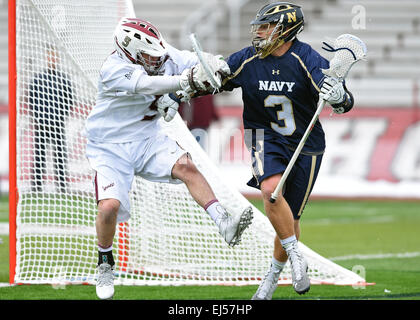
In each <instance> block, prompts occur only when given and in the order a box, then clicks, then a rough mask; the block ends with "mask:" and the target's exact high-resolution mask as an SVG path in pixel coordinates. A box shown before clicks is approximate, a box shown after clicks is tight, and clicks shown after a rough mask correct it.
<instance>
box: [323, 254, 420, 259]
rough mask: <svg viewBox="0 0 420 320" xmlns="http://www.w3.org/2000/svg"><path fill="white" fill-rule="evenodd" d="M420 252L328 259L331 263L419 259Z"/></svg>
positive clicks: (351, 255)
mask: <svg viewBox="0 0 420 320" xmlns="http://www.w3.org/2000/svg"><path fill="white" fill-rule="evenodd" d="M419 256H420V252H401V253H378V254H350V255H347V256H338V257H331V258H327V259H328V260H331V261H340V260H352V259H359V260H370V259H387V258H415V257H419Z"/></svg>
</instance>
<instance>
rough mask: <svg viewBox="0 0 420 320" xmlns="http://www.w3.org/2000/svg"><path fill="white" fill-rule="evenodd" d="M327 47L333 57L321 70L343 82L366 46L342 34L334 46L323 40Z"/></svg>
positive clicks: (273, 197) (274, 195)
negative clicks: (325, 67) (324, 68)
mask: <svg viewBox="0 0 420 320" xmlns="http://www.w3.org/2000/svg"><path fill="white" fill-rule="evenodd" d="M324 44H325V45H326V46H327V48H323V49H325V50H327V51H330V52H335V54H334V57H333V58H332V59H331V61H330V67H329V69H327V70H322V72H323V73H324V74H325V75H326V76H328V77H333V78H336V79H338V80H339V81H340V82H343V80H344V78H345V77H346V76H347V74H348V72H349V70H350V68H351V67H352V66H353V64H355V63H356V62H357V61H359V60H362V59H364V58H365V57H366V53H367V48H366V45H365V44H364V42H363V41H362V40H360V39H359V38H358V37H356V36H354V35H351V34H343V35H341V36H339V37H338V38H337V39H335V42H334V47H332V46H331V45H329V44H327V43H325V42H324ZM324 97H325V95H324ZM325 103H326V100H324V99H321V100H320V101H319V103H318V108H317V109H316V111H315V114H314V116H313V118H312V120H311V122H310V123H309V126H308V128H307V129H306V131H305V133H304V135H303V137H302V139H301V140H300V142H299V145H298V147H297V148H296V150H295V152H294V153H293V156H292V158H291V159H290V162H289V164H288V165H287V167H286V170H285V171H284V173H283V175H282V177H281V179H280V181H279V183H278V184H277V187H276V189H275V190H274V192H273V193H272V194H271V198H270V202H271V203H274V202H275V201H276V199H277V197H278V195H279V192H280V190H282V189H283V186H284V183H285V182H286V179H287V177H288V175H289V173H290V171H291V170H292V167H293V166H294V164H295V162H296V159H297V157H298V156H299V154H300V152H301V151H302V148H303V146H304V145H305V142H306V140H307V139H308V137H309V134H310V133H311V131H312V129H313V127H314V125H315V122H316V121H317V120H318V118H319V115H320V113H321V111H322V109H323V108H324V105H325Z"/></svg>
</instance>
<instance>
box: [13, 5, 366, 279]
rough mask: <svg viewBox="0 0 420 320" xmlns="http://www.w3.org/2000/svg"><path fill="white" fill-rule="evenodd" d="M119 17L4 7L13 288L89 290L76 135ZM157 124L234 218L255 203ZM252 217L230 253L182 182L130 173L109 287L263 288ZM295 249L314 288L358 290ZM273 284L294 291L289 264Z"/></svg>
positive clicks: (265, 250)
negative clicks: (126, 216) (83, 286)
mask: <svg viewBox="0 0 420 320" xmlns="http://www.w3.org/2000/svg"><path fill="white" fill-rule="evenodd" d="M123 16H134V10H133V7H132V4H131V2H130V1H129V0H127V1H125V0H106V1H84V0H83V1H82V0H73V1H52V0H15V1H9V35H10V39H9V46H10V47H9V49H10V50H9V52H10V57H9V59H10V66H11V67H10V68H9V70H10V75H9V77H10V97H9V101H10V283H65V284H77V283H88V284H93V283H95V269H96V263H97V243H96V231H95V218H96V201H95V191H94V185H93V183H92V178H93V172H92V170H91V169H90V167H89V164H88V162H87V160H86V158H85V155H84V152H85V143H86V140H85V137H84V136H83V134H82V132H83V127H84V120H85V119H86V117H87V115H88V114H89V112H90V110H91V109H92V107H93V105H94V103H95V96H96V83H97V78H98V74H99V69H100V67H101V64H102V62H103V61H104V59H105V58H106V57H107V55H109V54H110V53H111V52H112V51H113V46H112V42H113V39H112V34H113V30H114V28H115V26H116V24H117V22H118V21H119V19H120V17H123ZM164 128H165V130H167V132H168V134H169V135H170V136H172V137H173V138H174V139H176V140H177V141H178V142H179V143H180V145H181V146H182V147H184V148H185V149H187V150H188V151H189V152H190V153H191V155H192V158H193V160H194V162H195V163H196V165H197V167H198V168H199V170H200V171H201V172H202V173H203V174H204V176H205V177H206V178H207V179H208V181H209V183H210V184H211V186H212V188H213V189H214V191H215V193H216V196H217V197H218V198H219V200H220V201H221V202H222V204H223V205H225V206H226V207H227V208H228V209H229V210H230V211H232V212H233V213H235V214H237V213H239V212H241V211H242V210H243V209H244V208H245V207H246V206H248V205H250V203H249V202H248V201H247V200H246V199H245V198H244V197H243V196H242V195H241V194H240V193H239V192H238V191H236V190H235V188H233V187H231V186H229V182H227V181H225V180H224V177H223V176H222V175H221V174H220V173H219V171H218V169H217V167H216V166H215V165H214V164H213V163H212V162H211V161H210V160H209V158H208V157H207V155H206V154H205V152H204V151H203V150H202V149H201V148H200V146H199V145H198V144H197V142H196V140H195V139H194V137H193V136H192V135H191V134H190V132H189V131H188V129H187V128H186V126H185V125H184V122H183V121H182V119H181V118H180V117H179V116H177V118H175V120H174V121H172V122H170V123H168V124H164ZM253 209H254V221H253V223H252V225H251V226H250V227H249V228H248V229H247V230H246V231H245V232H244V235H243V240H242V242H241V243H240V244H239V245H238V246H237V247H235V248H230V247H228V246H227V244H226V243H225V242H224V240H223V239H222V237H221V236H220V235H219V233H218V230H217V228H216V226H215V225H214V223H213V222H212V220H211V219H210V218H209V217H208V215H207V214H206V213H205V211H204V210H203V209H202V208H201V207H199V206H198V205H197V204H196V203H195V201H194V200H193V199H192V197H191V196H190V194H189V193H188V190H187V189H186V187H185V186H184V185H183V184H182V185H169V184H161V183H151V182H148V181H145V180H143V179H141V178H139V177H136V179H135V181H134V183H133V186H132V191H131V218H130V220H129V221H128V222H127V223H124V224H120V225H119V226H118V230H117V232H116V238H115V241H114V256H115V260H116V270H115V271H116V278H115V279H116V281H115V283H116V284H124V285H180V284H206V285H207V284H224V285H247V284H257V283H259V280H260V279H261V277H263V276H264V273H265V271H266V269H267V267H268V266H269V264H270V261H271V255H272V250H273V238H274V234H275V233H274V230H273V228H272V226H271V224H270V223H269V221H268V219H267V218H266V217H265V216H264V214H262V213H261V212H259V211H258V209H256V208H255V207H254V208H253ZM300 245H301V247H302V249H303V252H304V254H305V256H306V257H307V259H308V263H309V275H310V278H311V280H312V282H313V283H328V284H348V285H352V284H357V283H360V282H364V279H363V278H361V277H359V276H358V275H356V274H355V273H353V272H351V271H349V270H347V269H345V268H342V267H341V266H338V265H337V264H335V263H333V262H331V261H329V260H327V259H325V258H323V257H321V256H320V255H318V254H316V253H315V252H314V251H312V250H311V249H309V248H308V247H306V246H305V245H303V244H302V243H300ZM280 283H284V284H286V283H291V276H290V269H289V268H288V266H287V267H286V270H285V272H284V273H283V274H282V277H281V280H280Z"/></svg>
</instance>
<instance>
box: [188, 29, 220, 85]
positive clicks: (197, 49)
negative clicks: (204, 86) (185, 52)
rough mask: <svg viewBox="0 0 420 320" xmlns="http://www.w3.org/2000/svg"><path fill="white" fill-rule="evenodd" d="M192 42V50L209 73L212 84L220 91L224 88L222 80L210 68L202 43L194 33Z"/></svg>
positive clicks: (191, 35) (191, 36)
mask: <svg viewBox="0 0 420 320" xmlns="http://www.w3.org/2000/svg"><path fill="white" fill-rule="evenodd" d="M190 41H191V44H192V48H193V50H194V51H195V53H196V54H197V57H198V60H199V61H200V63H201V65H202V66H203V69H204V71H205V72H206V73H207V76H208V77H209V80H210V83H211V85H212V87H213V88H214V89H218V88H220V87H221V86H222V82H221V80H220V79H219V78H218V77H216V75H215V70H212V68H211V67H210V66H209V64H208V63H207V61H206V60H205V59H204V57H203V50H202V49H201V45H200V42H198V39H197V37H196V36H195V34H194V33H191V34H190Z"/></svg>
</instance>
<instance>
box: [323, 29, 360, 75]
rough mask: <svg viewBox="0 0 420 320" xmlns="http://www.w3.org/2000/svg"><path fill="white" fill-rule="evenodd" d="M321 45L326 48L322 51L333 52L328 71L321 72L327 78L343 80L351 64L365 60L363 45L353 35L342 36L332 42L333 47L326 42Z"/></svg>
mask: <svg viewBox="0 0 420 320" xmlns="http://www.w3.org/2000/svg"><path fill="white" fill-rule="evenodd" d="M323 43H324V45H325V46H326V47H323V49H324V50H327V51H329V52H334V57H333V58H332V59H331V61H330V67H329V69H323V70H322V72H323V73H324V74H325V75H327V76H330V77H334V78H337V79H340V80H343V79H344V78H345V77H346V76H347V74H348V72H349V70H350V68H351V67H352V66H353V64H355V63H356V62H357V61H359V60H365V58H366V54H367V48H366V45H365V43H364V42H363V41H362V40H360V39H359V38H358V37H356V36H354V35H351V34H342V35H341V36H339V37H338V38H337V39H335V40H334V44H333V46H331V45H329V44H328V43H326V42H323Z"/></svg>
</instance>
